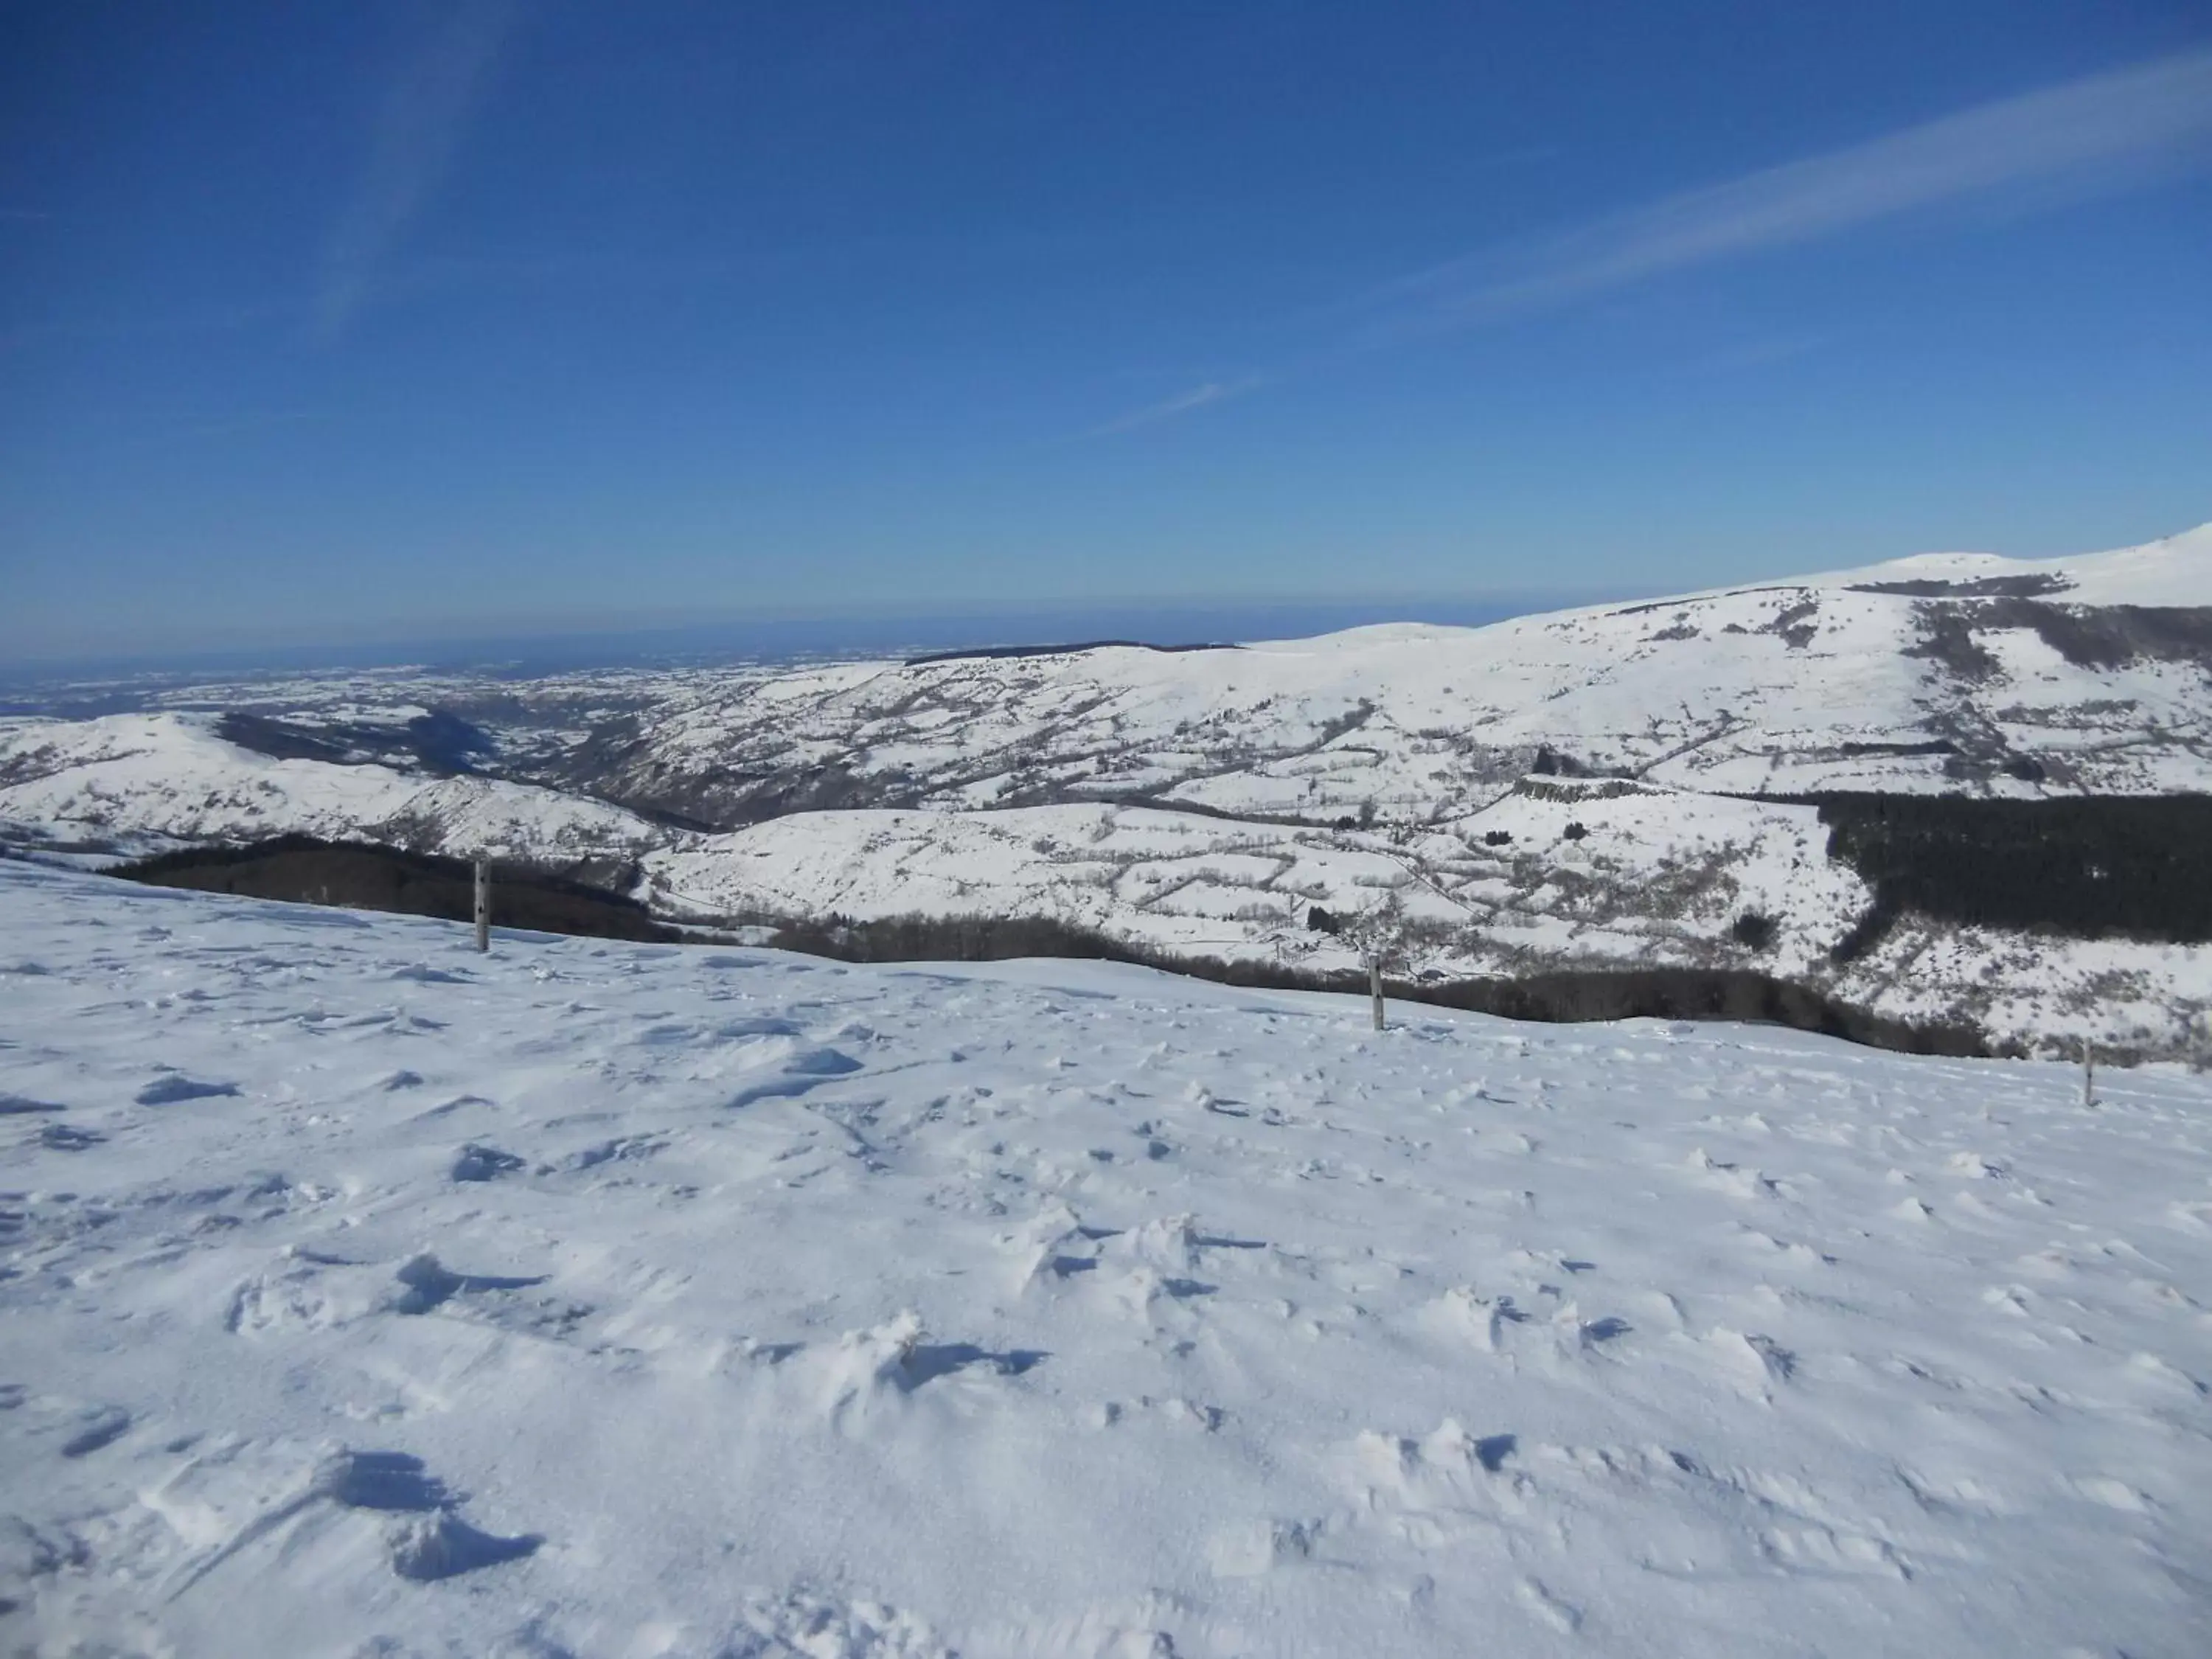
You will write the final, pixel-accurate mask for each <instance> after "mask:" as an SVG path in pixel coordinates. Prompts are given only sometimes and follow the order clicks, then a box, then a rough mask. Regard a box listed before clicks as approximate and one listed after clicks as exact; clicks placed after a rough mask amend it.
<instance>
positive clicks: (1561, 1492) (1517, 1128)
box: [0, 863, 2212, 1659]
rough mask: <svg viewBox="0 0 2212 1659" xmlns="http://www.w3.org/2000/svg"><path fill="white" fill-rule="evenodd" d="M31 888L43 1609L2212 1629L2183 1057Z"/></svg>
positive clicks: (24, 1643) (734, 1641) (2199, 1119)
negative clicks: (2000, 1050)
mask: <svg viewBox="0 0 2212 1659" xmlns="http://www.w3.org/2000/svg"><path fill="white" fill-rule="evenodd" d="M467 937H468V936H467V932H466V930H465V929H464V928H461V927H453V926H448V925H445V924H441V923H437V922H432V921H418V920H413V919H407V918H396V917H376V918H372V917H368V916H362V915H354V914H350V913H346V912H341V911H333V910H324V909H313V908H287V907H282V906H275V905H266V904H260V903H255V902H246V901H240V900H233V899H227V898H219V897H214V896H205V895H200V894H192V893H182V892H173V891H167V890H154V889H137V888H131V887H124V886H121V885H118V884H110V883H106V882H102V881H100V880H98V879H97V878H90V877H86V876H82V875H76V874H72V873H69V872H60V871H54V870H46V869H40V868H37V867H34V866H28V865H24V864H20V863H19V864H14V865H0V941H4V946H3V947H0V1087H4V1091H5V1094H4V1101H0V1113H4V1115H0V1125H4V1131H0V1133H4V1136H5V1147H4V1152H0V1158H4V1160H5V1163H6V1164H7V1167H8V1170H9V1175H8V1178H7V1185H8V1188H9V1191H8V1193H7V1195H6V1199H5V1204H4V1209H0V1229H4V1235H0V1248H4V1250H5V1253H6V1254H5V1271H4V1276H0V1343H4V1346H0V1384H4V1386H0V1493H4V1497H0V1510H6V1511H8V1513H7V1514H6V1515H5V1516H4V1518H0V1597H4V1598H5V1600H6V1601H7V1603H8V1604H9V1607H8V1610H7V1611H6V1612H5V1613H0V1646H5V1647H6V1648H7V1649H8V1650H10V1651H14V1650H26V1649H27V1650H31V1651H54V1652H76V1651H83V1652H164V1653H177V1654H182V1655H200V1654H210V1655H213V1654H221V1655H224V1656H239V1659H253V1656H262V1655H269V1656H286V1659H290V1656H299V1655H317V1654H329V1655H369V1654H375V1655H382V1656H404V1655H441V1656H442V1655H455V1656H458V1655H471V1656H474V1655H485V1654H501V1655H509V1656H537V1659H546V1656H555V1655H570V1656H576V1659H596V1656H623V1659H637V1656H678V1655H699V1656H726V1655H767V1654H782V1653H791V1654H803V1655H817V1656H830V1655H836V1656H846V1659H881V1656H922V1655H944V1654H950V1653H955V1652H957V1653H959V1654H963V1655H967V1656H970V1659H981V1656H1077V1655H1083V1656H1092V1655H1099V1656H1126V1655H1149V1656H1168V1655H1175V1656H1182V1659H1198V1656H1228V1655H1270V1656H1273V1655H1300V1654H1307V1655H1316V1656H1330V1659H1340V1656H1346V1655H1365V1654H1376V1655H1383V1654H1388V1655H1393V1656H1398V1655H1439V1656H1444V1655H1449V1656H1462V1655H1466V1654H1470V1653H1510V1654H1516V1655H1522V1654H1526V1655H1537V1656H1541V1655H1547V1654H1559V1655H1565V1654H1617V1655H1676V1654H1692V1653H1694V1654H1699V1655H1753V1654H1802V1653H1814V1652H1817V1653H1826V1654H1835V1655H1858V1654H1873V1653H1924V1654H1942V1655H1946V1656H1952V1655H1969V1654H1989V1655H2003V1656H2013V1655H2021V1654H2040V1655H2086V1654H2097V1655H2106V1656H2111V1655H2118V1654H2121V1653H2125V1654H2127V1655H2130V1656H2133V1659H2156V1656H2176V1659H2179V1656H2196V1655H2200V1654H2202V1653H2203V1652H2205V1651H2208V1650H2212V1411H2208V1401H2207V1394H2206V1388H2205V1379H2207V1378H2208V1377H2212V1313H2208V1310H2206V1308H2205V1307H2204V1306H2203V1303H2202V1298H2203V1297H2204V1296H2205V1294H2206V1290H2207V1286H2208V1285H2212V1085H2208V1084H2207V1082H2206V1081H2205V1080H2203V1079H2192V1078H2191V1077H2189V1076H2187V1075H2185V1074H2183V1073H2178V1072H2172V1071H2161V1070H2158V1069H2155V1068H2147V1069H2143V1070H2139V1071H2136V1072H2134V1073H2126V1074H2118V1075H2111V1076H2107V1077H2104V1078H2102V1079H2100V1099H2099V1101H2098V1103H2096V1104H2095V1105H2094V1106H2085V1105H2084V1104H2083V1103H2082V1100H2081V1076H2080V1073H2078V1072H2077V1071H2074V1070H2071V1069H2068V1068H2063V1067H2058V1066H2048V1065H2041V1064H2035V1063H2028V1062H1963V1061H1942V1060H1913V1059H1907V1058H1903V1057H1899V1056H1896V1055H1887V1054H1877V1053H1874V1052H1871V1051H1868V1050H1863V1049H1856V1048H1849V1047H1846V1046H1843V1045H1840V1044H1838V1043H1834V1042H1827V1041H1824V1040H1821V1039H1818V1038H1814V1037H1811V1036H1802V1035H1797V1034H1791V1033H1784V1032H1778V1031H1772V1030H1752V1029H1744V1028H1732V1027H1723V1026H1705V1027H1695V1028H1692V1027H1688V1026H1674V1025H1662V1024H1652V1023H1632V1024H1623V1025H1618V1026H1599V1027H1578V1028H1562V1027H1526V1026H1515V1025H1511V1024H1505V1023H1504V1022H1500V1021H1496V1020H1491V1019H1486V1018H1480V1017H1475V1016H1437V1015H1434V1014H1431V1013H1430V1012H1426V1011H1416V1010H1409V1009H1401V1010H1400V1014H1401V1020H1402V1023H1401V1024H1400V1025H1399V1026H1398V1027H1397V1028H1396V1029H1394V1030H1390V1031H1389V1032H1387V1033H1384V1034H1383V1035H1380V1036H1377V1035H1375V1034H1373V1033H1371V1032H1370V1031H1367V1030H1364V1029H1363V1027H1364V1018H1365V1010H1364V1006H1362V1005H1361V1004H1359V1003H1358V1002H1357V1001H1354V1000H1343V999H1333V998H1325V997H1311V996H1298V995H1294V994H1255V993H1247V992H1238V991H1233V990H1230V989H1226V988H1224V987H1212V986H1206V985H1202V984H1195V983H1191V982H1188V981H1178V980H1176V979H1173V978H1170V977H1167V976H1164V975H1154V974H1150V973H1147V972H1144V971H1142V970H1139V969H1127V968H1120V967H1115V966H1111V965H1107V964H1085V963H1024V964H1002V965H997V966H992V967H957V968H939V967H927V968H912V969H900V968H874V969H848V968H842V967H839V966H836V965H833V964H827V963H817V962H811V961H808V960H805V959H804V958H797V957H786V956H781V955H778V954H776V953H774V952H769V951H753V950H728V951H714V950H701V949H684V948H671V947H654V946H632V945H609V944H603V943H599V942H597V941H588V940H580V939H568V940H553V939H542V938H534V937H516V936H507V935H503V936H501V938H500V939H499V940H498V942H497V945H496V949H495V952H494V954H493V955H491V956H490V957H477V955H476V954H474V952H473V951H471V950H469V949H468V948H467Z"/></svg>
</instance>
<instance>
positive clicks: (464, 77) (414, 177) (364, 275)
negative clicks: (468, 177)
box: [314, 0, 516, 338]
mask: <svg viewBox="0 0 2212 1659" xmlns="http://www.w3.org/2000/svg"><path fill="white" fill-rule="evenodd" d="M515 16H516V6H515V3H514V0H463V3H462V4H460V5H459V6H457V7H455V8H454V9H453V11H452V12H451V13H450V14H449V15H447V17H446V18H445V20H444V21H442V23H441V25H440V26H439V27H438V29H437V31H436V33H435V34H433V35H432V36H431V37H430V39H429V40H428V41H426V42H425V43H424V45H423V47H422V51H421V52H418V53H417V54H416V56H415V57H414V58H412V59H411V60H410V62H409V63H408V64H406V65H405V67H404V69H402V70H401V71H400V73H399V74H398V76H397V77H396V78H395V80H394V81H393V82H392V87H391V88H390V89H389V91H388V92H387V93H386V96H385V100H384V104H383V107H382V108H381V110H380V112H379V113H378V116H377V121H376V128H375V131H374V134H373V135H372V137H371V140H370V147H369V154H368V162H367V164H366V165H365V166H364V167H363V168H362V174H361V178H360V180H359V182H358V183H357V184H356V186H355V189H354V192H353V195H352V197H351V198H350V199H349V201H348V202H347V204H346V206H345V209H344V210H343V212H342V213H341V214H340V215H339V217H338V221H337V224H336V226H334V227H333V228H332V230H331V239H330V242H329V244H328V246H327V247H326V248H325V252H324V256H323V268H322V280H321V283H320V285H319V289H318V290H317V293H316V297H315V307H314V316H315V327H316V331H318V332H319V334H321V335H322V336H323V337H325V338H329V337H335V336H337V335H338V334H340V333H342V332H343V331H344V329H345V327H346V325H347V324H348V323H349V322H350V321H351V320H352V319H353V316H354V314H355V313H356V312H357V311H358V310H359V309H360V308H361V306H362V301H364V300H365V299H367V297H368V294H369V292H370V289H371V286H372V284H373V283H374V281H375V278H376V275H377V271H378V269H379V267H380V266H381V265H382V264H384V262H385V261H386V258H388V256H389V255H390V254H391V253H392V251H393V250H394V249H395V248H396V247H397V246H398V245H399V243H400V241H401V240H402V238H403V237H404V235H405V234H406V231H407V228H408V226H409V224H410V222H412V221H413V219H414V217H415V216H416V214H417V213H419V212H420V211H421V210H422V206H423V204H424V203H426V202H427V201H428V200H429V199H430V197H431V196H432V195H433V193H434V192H435V191H436V189H437V186H438V184H439V182H440V180H441V179H442V178H443V177H444V175H445V173H446V170H447V167H448V166H449V165H450V163H451V162H452V160H453V152H454V150H455V149H457V148H458V147H459V143H460V141H461V137H462V134H463V133H464V132H465V131H466V129H467V126H468V122H469V118H470V117H471V115H472V114H473V113H474V112H475V111H476V108H477V104H478V103H479V101H480V100H481V97H482V94H483V86H484V83H485V82H486V80H487V78H488V77H489V74H490V71H491V69H492V66H493V64H495V62H496V61H497V59H498V57H499V53H500V49H501V46H504V45H505V43H506V40H507V35H508V34H509V33H510V32H511V31H512V29H513V25H514V21H515Z"/></svg>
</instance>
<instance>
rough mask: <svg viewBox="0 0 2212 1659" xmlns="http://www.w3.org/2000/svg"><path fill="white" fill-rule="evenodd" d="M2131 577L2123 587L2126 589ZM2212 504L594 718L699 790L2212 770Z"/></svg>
mask: <svg viewBox="0 0 2212 1659" xmlns="http://www.w3.org/2000/svg"><path fill="white" fill-rule="evenodd" d="M2126 607H2134V608H2126ZM2208 714H2212V526H2205V527H2203V528H2202V529H2199V530H2197V531H2193V532H2190V533H2189V534H2187V535H2185V536H2177V537H2174V538H2170V539H2169V540H2167V541H2165V542H2160V543H2156V544H2152V545H2150V546H2148V547H2145V548H2137V549H2127V550H2121V551H2119V552H2115V553H2106V554H2100V555H2094V556H2089V557H2086V558H2081V559H2074V560H2064V561H2055V562H2047V563H2045V562H2020V561H2012V560H2004V559H1997V558H1994V557H1990V556H1966V555H1940V556H1931V557H1928V558H1921V559H1908V560H1905V561H1901V562H1899V563H1897V564H1893V565H1881V566H1875V567H1874V568H1870V569H1866V570H1858V571H1850V572H1846V573H1844V574H1841V575H1837V576H1831V577H1820V578H1808V579H1805V580H1796V581H1779V582H1772V583H1765V584H1761V585H1759V586H1748V587H1741V588H1734V589H1729V590H1726V591H1723V592H1712V593H1705V594H1696V595H1691V596H1688V597H1686V598H1684V599H1673V600H1659V601H1649V602H1645V603H1641V604H1637V605H1615V606H1602V607H1598V608H1595V609H1591V610H1585V611H1565V612H1560V613H1557V614H1553V615H1547V616H1539V617H1522V618H1519V619H1516V620H1514V621H1510V622H1504V623H1497V624H1494V625H1493V626H1491V627H1488V628H1480V629H1458V628H1434V627H1425V626H1416V625H1411V624H1400V625H1392V626H1387V627H1377V628H1362V629H1352V630H1350V631H1349V632H1346V633H1342V634H1332V635H1325V636H1323V637H1322V638H1319V639H1312V640H1292V641H1277V642H1274V643H1270V644H1258V645H1249V646H1245V647H1241V648H1238V649H1235V650H1217V651H1190V652H1158V651H1148V650H1143V649H1138V648H1109V649H1103V650H1094V651H1087V652H1083V653H1077V654H1072V655H1070V654H1059V655H1037V656H1017V657H989V656H978V657H965V658H957V659H950V660H939V661H932V662H923V663H918V664H909V665H897V664H883V663H860V664H851V665H839V666H836V667H828V668H822V669H817V670H813V671H805V672H799V673H793V674H786V675H779V676H775V677H767V678H763V677H758V676H747V677H742V678H738V679H736V680H735V681H734V682H733V683H731V684H716V683H714V682H713V681H711V680H710V681H708V682H706V683H705V684H702V687H701V688H700V689H699V690H697V691H696V693H694V694H693V695H692V696H690V698H688V699H685V698H680V697H679V698H671V699H670V700H669V701H668V702H666V703H665V705H664V706H660V707H657V708H654V709H653V711H652V712H651V714H650V715H649V717H641V718H640V719H639V720H637V722H636V726H635V732H632V733H631V734H629V736H628V737H627V738H624V737H623V735H622V734H621V733H620V732H617V733H614V734H612V735H611V736H610V738H608V739H606V740H604V741H602V742H600V743H599V744H596V745H594V746H593V747H592V749H591V750H590V751H589V753H588V757H587V758H586V769H587V773H588V775H589V776H590V777H591V778H592V780H593V782H594V787H599V789H600V790H601V791H602V792H603V793H608V794H611V795H612V796H615V797H617V798H621V799H637V800H649V801H653V802H655V803H657V804H659V805H664V806H666V807H669V808H671V809H672V810H675V811H682V812H685V813H687V814H690V816H692V817H696V818H701V819H705V820H708V821H741V820H742V819H744V818H745V817H753V816H763V815H765V814H767V813H768V812H770V811H781V810H785V809H787V808H788V807H789V806H792V805H804V806H813V807H836V806H869V805H933V806H946V807H975V806H993V805H998V806H1006V805H1036V804H1042V803H1044V802H1049V801H1059V800H1065V799H1070V798H1091V799H1114V800H1120V801H1134V800H1142V801H1144V802H1146V803H1147V804H1152V805H1196V806H1200V807H1204V808H1207V809H1210V810H1212V811H1222V812H1227V813H1230V814H1232V815H1235V816H1239V817H1260V818H1267V817H1278V818H1279V817H1289V818H1295V819H1297V820H1300V821H1302V822H1305V823H1330V822H1333V821H1334V820H1335V819H1337V818H1338V817H1344V816H1347V815H1359V814H1363V813H1367V812H1372V813H1374V814H1376V815H1377V816H1379V817H1382V818H1383V819H1387V820H1390V821H1395V822H1407V823H1429V822H1433V821H1437V820H1438V819H1442V818H1449V817H1454V816H1456V815H1458V814H1461V813H1463V812H1465V811H1468V809H1469V808H1470V807H1472V806H1474V805H1480V804H1481V803H1482V802H1483V801H1485V800H1487V799H1491V798H1492V797H1494V796H1496V795H1497V794H1498V793H1501V792H1502V791H1503V790H1504V788H1506V787H1509V786H1510V784H1511V782H1512V781H1513V780H1514V779H1515V778H1516V777H1518V776H1520V775H1522V773H1523V772H1525V771H1527V770H1528V769H1529V767H1530V765H1531V763H1532V762H1533V761H1534V760H1535V759H1536V757H1539V756H1540V755H1541V753H1542V752H1543V751H1545V750H1550V751H1552V753H1553V755H1554V756H1556V757H1564V761H1565V763H1568V764H1579V765H1581V766H1583V767H1586V768H1589V769H1602V770H1612V771H1621V772H1627V773H1632V774H1633V775H1636V776H1637V777H1638V778H1640V779H1643V780H1644V781H1649V782H1653V783H1658V784H1662V785H1665V786H1668V787H1675V788H1686V789H1696V790H1702V791H1708V792H1717V791H1726V792H1730V793H1747V794H1757V793H1766V794H1791V793H1806V792H1808V791H1812V790H1836V789H1882V790H1919V791H1929V790H1957V789H1971V790H1973V791H1976V792H1985V793H2015V794H2034V793H2043V792H2045V791H2057V792H2063V793H2072V792H2078V791H2081V790H2092V791H2098V792H2103V793H2157V792H2160V791H2166V790H2178V789H2197V790H2202V789H2205V788H2207V787H2212V726H2208V724H2207V717H2208Z"/></svg>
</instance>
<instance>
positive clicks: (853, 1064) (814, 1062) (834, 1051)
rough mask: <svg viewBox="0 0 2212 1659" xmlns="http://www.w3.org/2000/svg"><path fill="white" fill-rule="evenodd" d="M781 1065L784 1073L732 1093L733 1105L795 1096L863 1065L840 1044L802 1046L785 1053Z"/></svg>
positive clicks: (847, 1074) (844, 1075) (740, 1105)
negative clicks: (833, 1046) (839, 1045)
mask: <svg viewBox="0 0 2212 1659" xmlns="http://www.w3.org/2000/svg"><path fill="white" fill-rule="evenodd" d="M778 1069H779V1070H780V1071H781V1073H782V1075H781V1076H780V1077H775V1078H772V1079H769V1080H768V1081H766V1082H763V1083H756V1084H753V1085H750V1086H749V1087H747V1088H744V1089H740V1090H738V1092H737V1093H736V1094H734V1095H732V1097H730V1104H731V1106H732V1107H733V1108H734V1107H742V1106H750V1105H751V1104H753V1103H754V1102H756V1101H761V1100H777V1099H792V1098H795V1097H798V1096H800V1095H803V1094H805V1093H806V1092H807V1091H809V1090H811V1089H815V1088H818V1087H820V1086H821V1085H823V1084H824V1083H827V1082H829V1081H830V1080H831V1079H835V1078H841V1077H848V1076H850V1075H851V1074H852V1073H854V1072H857V1071H859V1070H860V1061H859V1060H855V1059H854V1058H853V1057H852V1055H850V1054H847V1053H845V1052H844V1051H843V1050H842V1049H840V1048H800V1049H795V1050H793V1051H792V1052H790V1053H789V1054H786V1055H785V1056H784V1057H783V1058H782V1060H781V1065H780V1066H779V1067H778Z"/></svg>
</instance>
